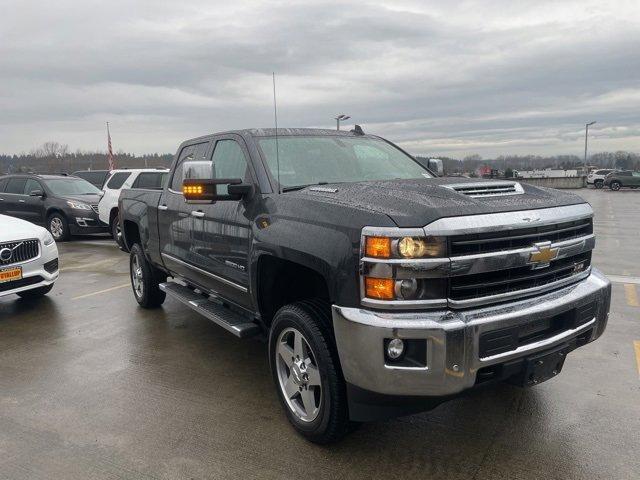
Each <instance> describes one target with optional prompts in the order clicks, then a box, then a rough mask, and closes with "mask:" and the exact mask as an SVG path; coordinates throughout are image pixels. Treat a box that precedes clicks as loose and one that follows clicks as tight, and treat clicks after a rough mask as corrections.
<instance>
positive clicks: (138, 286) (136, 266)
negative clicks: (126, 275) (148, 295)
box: [131, 255, 144, 298]
mask: <svg viewBox="0 0 640 480" xmlns="http://www.w3.org/2000/svg"><path fill="white" fill-rule="evenodd" d="M143 276H144V274H143V272H142V266H141V265H140V259H139V258H138V255H134V256H133V259H132V260H131V284H132V285H133V292H134V293H135V294H136V297H138V298H142V294H143V293H144V283H143Z"/></svg>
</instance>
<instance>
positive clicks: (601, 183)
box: [593, 180, 604, 188]
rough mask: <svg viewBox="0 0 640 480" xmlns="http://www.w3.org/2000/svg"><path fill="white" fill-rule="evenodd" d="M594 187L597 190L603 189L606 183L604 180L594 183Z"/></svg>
mask: <svg viewBox="0 0 640 480" xmlns="http://www.w3.org/2000/svg"><path fill="white" fill-rule="evenodd" d="M593 186H594V187H596V188H602V187H603V186H604V181H603V180H596V181H595V182H593Z"/></svg>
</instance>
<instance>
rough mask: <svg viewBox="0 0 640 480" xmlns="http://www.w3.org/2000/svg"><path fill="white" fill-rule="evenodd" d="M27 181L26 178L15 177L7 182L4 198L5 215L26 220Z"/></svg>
mask: <svg viewBox="0 0 640 480" xmlns="http://www.w3.org/2000/svg"><path fill="white" fill-rule="evenodd" d="M26 184H27V179H26V178H24V177H13V178H10V179H9V181H8V182H7V186H6V188H5V191H4V194H3V195H2V198H3V205H4V214H5V215H9V216H11V217H17V218H22V219H25V209H24V204H25V195H24V187H25V185H26Z"/></svg>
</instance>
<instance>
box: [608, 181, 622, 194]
mask: <svg viewBox="0 0 640 480" xmlns="http://www.w3.org/2000/svg"><path fill="white" fill-rule="evenodd" d="M609 188H610V189H611V190H613V191H614V192H617V191H618V190H620V188H622V183H620V182H619V181H618V180H614V181H612V182H611V184H610V185H609Z"/></svg>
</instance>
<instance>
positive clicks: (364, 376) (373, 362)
mask: <svg viewBox="0 0 640 480" xmlns="http://www.w3.org/2000/svg"><path fill="white" fill-rule="evenodd" d="M610 299H611V284H610V282H609V281H608V280H607V279H606V277H604V275H602V274H601V273H600V272H598V271H597V270H596V269H593V270H592V272H591V274H590V275H589V277H587V278H586V279H584V280H582V281H580V282H578V283H575V284H573V285H570V286H567V287H564V288H562V289H559V290H556V291H553V292H550V293H547V294H544V295H540V296H537V297H533V298H528V299H525V300H519V301H512V302H509V303H503V304H500V305H493V306H488V307H483V308H474V309H466V310H437V311H433V310H432V311H421V312H411V313H400V312H374V311H370V310H363V309H360V308H344V307H339V306H334V307H333V325H334V330H335V336H336V343H337V347H338V353H339V356H340V362H341V365H342V370H343V373H344V377H345V380H346V381H347V383H349V384H351V385H354V386H356V387H359V388H361V389H364V390H367V391H370V392H375V393H379V394H384V395H398V396H446V395H453V394H456V393H459V392H461V391H463V390H466V389H468V388H470V387H473V386H474V385H475V383H476V374H477V372H478V370H479V369H481V368H483V367H488V366H491V365H495V364H499V363H503V362H508V361H511V360H514V359H518V358H522V357H525V356H528V355H530V354H532V353H535V352H539V351H543V350H547V349H551V348H553V347H555V346H558V345H562V344H563V343H566V342H568V341H570V340H572V339H574V338H575V337H578V336H583V335H584V334H585V333H587V332H589V333H588V335H589V337H588V342H591V341H593V340H595V339H596V338H598V337H599V336H600V335H602V332H603V331H604V329H605V327H606V323H607V319H608V316H609V303H610ZM587 302H595V305H596V308H595V311H594V312H595V313H594V317H593V319H591V320H590V321H588V322H586V323H584V324H582V325H579V326H578V327H576V328H573V329H568V330H564V331H560V332H558V333H556V334H555V335H553V336H551V337H549V338H545V339H543V340H539V341H535V342H533V343H529V344H525V345H522V346H520V347H518V348H516V349H514V350H511V351H508V352H504V353H500V354H497V355H493V356H489V357H484V358H481V356H480V354H479V352H480V345H479V344H480V342H479V339H480V336H481V335H482V334H483V333H485V332H490V331H493V330H498V329H502V328H508V327H514V326H521V325H522V326H524V325H526V324H528V323H530V322H534V321H536V320H541V319H545V318H550V317H553V316H555V315H559V314H561V313H563V312H566V311H568V310H570V309H572V308H575V307H577V306H580V305H584V304H585V303H587ZM390 338H402V339H425V340H426V341H427V354H426V356H427V358H426V361H425V364H426V366H425V367H399V366H390V365H387V364H386V362H385V356H384V346H383V345H384V341H385V339H390Z"/></svg>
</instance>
